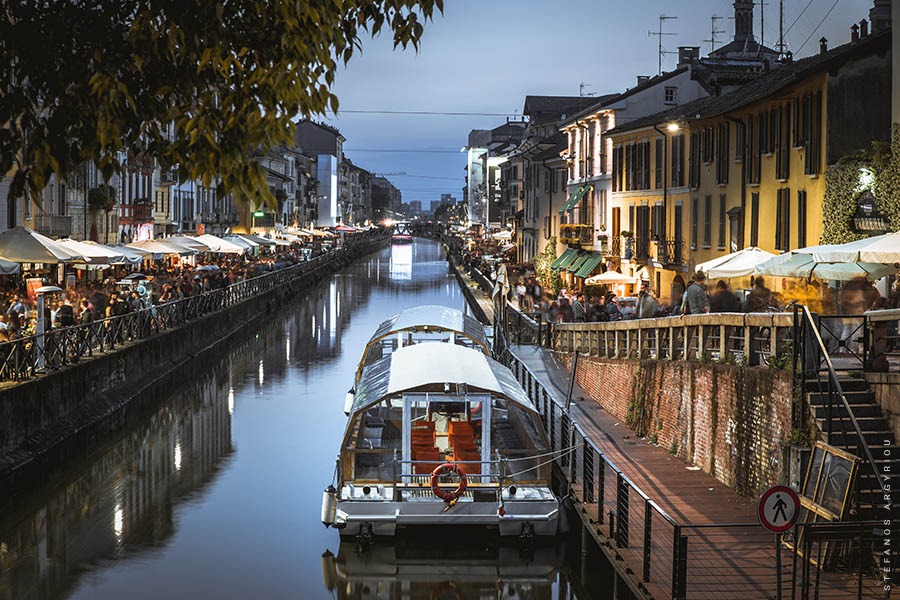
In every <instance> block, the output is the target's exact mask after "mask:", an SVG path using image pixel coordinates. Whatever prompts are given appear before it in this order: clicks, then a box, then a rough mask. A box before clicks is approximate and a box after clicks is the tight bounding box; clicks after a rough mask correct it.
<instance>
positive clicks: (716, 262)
mask: <svg viewBox="0 0 900 600" xmlns="http://www.w3.org/2000/svg"><path fill="white" fill-rule="evenodd" d="M775 256H777V255H775V254H772V253H771V252H766V251H765V250H761V249H760V248H757V247H755V246H750V247H749V248H744V249H743V250H738V251H737V252H732V253H731V254H726V255H725V256H718V257H716V258H714V259H712V260H708V261H706V262H703V263H700V264H699V265H697V270H698V271H703V272H704V273H706V276H707V277H709V278H717V277H745V276H747V275H752V274H753V270H754V269H755V268H756V266H757V265H759V264H761V263H764V262H766V261H767V260H769V259H771V258H774V257H775Z"/></svg>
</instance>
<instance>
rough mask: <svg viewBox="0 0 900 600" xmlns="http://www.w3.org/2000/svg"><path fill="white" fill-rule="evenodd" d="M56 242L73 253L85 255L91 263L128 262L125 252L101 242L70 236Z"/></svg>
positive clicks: (113, 263) (86, 260)
mask: <svg viewBox="0 0 900 600" xmlns="http://www.w3.org/2000/svg"><path fill="white" fill-rule="evenodd" d="M56 243H57V244H59V245H60V246H62V247H63V248H65V249H66V250H69V251H70V252H72V253H73V254H79V255H81V256H83V257H84V259H85V262H87V263H88V264H91V265H118V264H122V263H124V262H127V259H126V257H125V255H124V254H122V253H121V252H117V251H115V250H112V249H111V248H107V247H106V246H101V245H100V244H89V243H87V242H81V241H78V240H73V239H69V238H66V239H62V240H57V241H56Z"/></svg>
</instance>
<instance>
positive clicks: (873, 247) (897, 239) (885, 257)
mask: <svg viewBox="0 0 900 600" xmlns="http://www.w3.org/2000/svg"><path fill="white" fill-rule="evenodd" d="M811 250H813V256H814V257H815V259H816V260H818V261H829V262H871V263H884V264H893V263H900V231H898V232H895V233H885V234H884V235H877V236H874V237H870V238H863V239H861V240H856V241H855V242H848V243H846V244H830V245H827V246H813V247H812V248H811Z"/></svg>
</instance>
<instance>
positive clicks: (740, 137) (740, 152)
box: [734, 123, 745, 161]
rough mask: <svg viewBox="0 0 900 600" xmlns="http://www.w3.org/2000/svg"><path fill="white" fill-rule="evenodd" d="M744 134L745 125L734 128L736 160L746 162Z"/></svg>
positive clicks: (740, 124)
mask: <svg viewBox="0 0 900 600" xmlns="http://www.w3.org/2000/svg"><path fill="white" fill-rule="evenodd" d="M744 133H745V126H744V124H743V123H737V124H736V125H735V128H734V160H738V161H742V160H744V143H745V139H744V137H745V136H744Z"/></svg>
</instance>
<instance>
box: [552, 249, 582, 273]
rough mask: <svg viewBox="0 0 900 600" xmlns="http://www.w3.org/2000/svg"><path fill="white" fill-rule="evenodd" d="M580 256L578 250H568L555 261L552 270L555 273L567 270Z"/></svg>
mask: <svg viewBox="0 0 900 600" xmlns="http://www.w3.org/2000/svg"><path fill="white" fill-rule="evenodd" d="M577 256H578V250H574V249H572V248H566V251H565V252H563V253H562V255H561V256H560V257H559V258H557V259H556V260H555V261H553V264H552V265H550V268H551V269H553V270H554V271H559V270H560V269H565V268H566V267H567V266H569V264H570V263H571V262H572V261H573V260H575V258H576V257H577Z"/></svg>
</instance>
